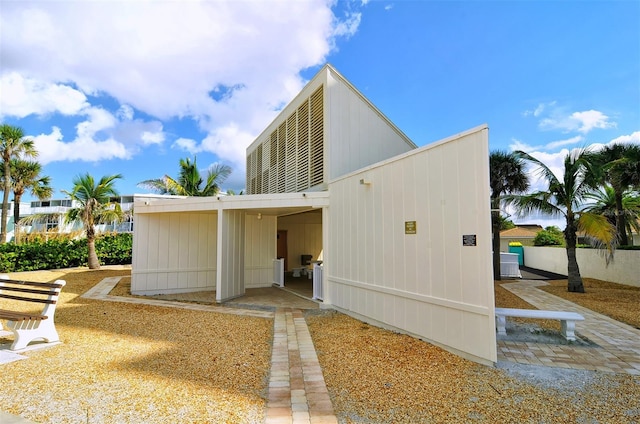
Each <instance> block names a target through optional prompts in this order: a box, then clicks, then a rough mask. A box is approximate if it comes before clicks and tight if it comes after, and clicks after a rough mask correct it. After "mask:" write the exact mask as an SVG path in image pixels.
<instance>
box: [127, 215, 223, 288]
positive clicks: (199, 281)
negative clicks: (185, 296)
mask: <svg viewBox="0 0 640 424" xmlns="http://www.w3.org/2000/svg"><path fill="white" fill-rule="evenodd" d="M216 229H217V213H193V214H185V213H155V214H136V215H135V231H134V233H133V259H132V271H131V291H132V293H134V294H144V295H152V294H161V293H179V292H189V291H203V290H215V288H216V286H215V284H216V233H217V232H216Z"/></svg>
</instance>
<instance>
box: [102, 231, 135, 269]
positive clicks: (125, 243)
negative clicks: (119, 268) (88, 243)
mask: <svg viewBox="0 0 640 424" xmlns="http://www.w3.org/2000/svg"><path fill="white" fill-rule="evenodd" d="M132 249H133V234H131V233H113V234H103V235H101V236H100V237H98V238H96V253H97V254H98V259H100V263H101V264H102V265H122V264H130V263H131V251H132Z"/></svg>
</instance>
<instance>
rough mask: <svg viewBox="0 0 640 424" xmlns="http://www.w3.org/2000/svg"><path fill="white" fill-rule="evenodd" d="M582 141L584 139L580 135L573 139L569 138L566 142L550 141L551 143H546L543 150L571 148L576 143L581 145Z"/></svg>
mask: <svg viewBox="0 0 640 424" xmlns="http://www.w3.org/2000/svg"><path fill="white" fill-rule="evenodd" d="M583 141H584V137H583V136H581V135H577V136H575V137H571V138H568V139H566V140H558V141H552V142H551V143H547V144H546V145H545V146H544V148H545V149H547V150H554V149H557V148H558V147H563V146H571V145H574V144H577V143H581V142H583Z"/></svg>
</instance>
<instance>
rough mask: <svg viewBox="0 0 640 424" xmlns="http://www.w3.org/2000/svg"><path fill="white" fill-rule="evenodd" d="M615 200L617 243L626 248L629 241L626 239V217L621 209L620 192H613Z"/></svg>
mask: <svg viewBox="0 0 640 424" xmlns="http://www.w3.org/2000/svg"><path fill="white" fill-rule="evenodd" d="M614 195H615V198H616V229H617V232H618V241H619V242H620V245H622V246H627V245H628V244H629V239H628V238H627V228H626V227H627V226H626V219H625V218H626V217H625V215H624V208H623V207H622V191H620V192H618V190H616V191H615V194H614Z"/></svg>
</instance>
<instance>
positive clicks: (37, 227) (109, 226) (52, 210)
mask: <svg viewBox="0 0 640 424" xmlns="http://www.w3.org/2000/svg"><path fill="white" fill-rule="evenodd" d="M148 196H153V195H148ZM133 197H134V196H133V195H127V196H115V197H112V198H111V199H110V202H111V203H114V204H115V203H118V204H119V205H120V208H121V209H122V211H123V212H125V220H124V221H123V222H111V223H105V224H98V225H96V231H97V232H117V233H131V232H133V214H128V213H127V212H131V211H132V209H133ZM77 207H79V204H78V203H77V202H75V201H73V200H71V199H69V198H66V199H48V200H34V201H32V202H29V203H28V202H20V218H21V219H22V218H25V217H28V216H32V215H41V216H43V219H42V220H41V221H38V222H34V223H32V224H23V225H21V226H20V233H21V234H23V235H24V234H31V233H37V232H54V233H72V232H75V231H82V230H83V226H82V223H80V222H76V223H69V224H68V223H65V215H66V213H67V211H69V209H71V208H77ZM7 221H8V226H7V230H8V231H7V240H12V239H13V237H14V227H15V225H14V219H13V202H12V203H10V205H9V216H8V220H7Z"/></svg>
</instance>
